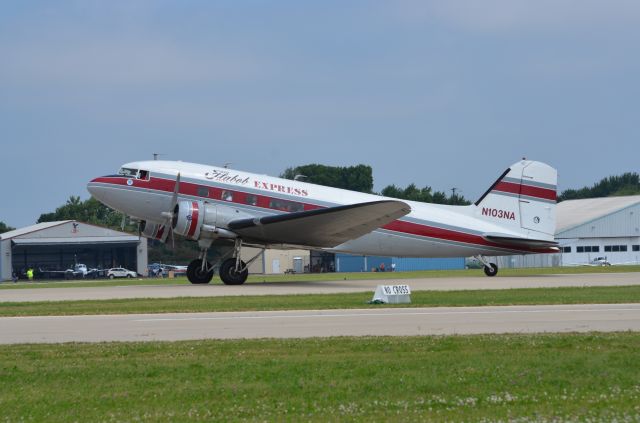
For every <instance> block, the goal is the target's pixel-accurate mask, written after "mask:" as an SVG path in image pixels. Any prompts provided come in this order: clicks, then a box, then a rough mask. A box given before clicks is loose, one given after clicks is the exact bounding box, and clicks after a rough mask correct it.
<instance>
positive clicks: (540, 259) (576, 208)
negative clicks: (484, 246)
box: [491, 195, 640, 267]
mask: <svg viewBox="0 0 640 423" xmlns="http://www.w3.org/2000/svg"><path fill="white" fill-rule="evenodd" d="M556 213H557V229H556V235H555V238H556V241H558V242H559V243H560V248H561V251H562V252H561V253H559V254H536V255H529V256H506V257H497V258H491V261H494V260H495V263H496V264H498V266H499V267H547V266H579V265H586V264H590V263H593V261H594V260H596V259H598V258H604V257H606V261H608V262H609V263H611V264H640V195H633V196H626V197H604V198H588V199H584V200H569V201H563V202H561V203H559V204H558V206H557V209H556Z"/></svg>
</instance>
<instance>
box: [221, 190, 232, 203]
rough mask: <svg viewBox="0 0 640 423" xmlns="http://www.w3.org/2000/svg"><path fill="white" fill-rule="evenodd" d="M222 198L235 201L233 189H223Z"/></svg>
mask: <svg viewBox="0 0 640 423" xmlns="http://www.w3.org/2000/svg"><path fill="white" fill-rule="evenodd" d="M221 198H222V199H223V200H224V201H233V192H231V191H222V196H221Z"/></svg>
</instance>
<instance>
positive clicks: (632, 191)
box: [558, 172, 640, 202]
mask: <svg viewBox="0 0 640 423" xmlns="http://www.w3.org/2000/svg"><path fill="white" fill-rule="evenodd" d="M637 194H640V175H638V173H635V172H627V173H623V174H622V175H619V176H609V177H607V178H603V179H601V180H600V182H597V183H595V184H594V185H593V186H591V187H583V188H579V189H567V190H565V191H563V192H562V194H560V195H559V196H558V202H560V201H565V200H577V199H582V198H597V197H611V196H617V195H637Z"/></svg>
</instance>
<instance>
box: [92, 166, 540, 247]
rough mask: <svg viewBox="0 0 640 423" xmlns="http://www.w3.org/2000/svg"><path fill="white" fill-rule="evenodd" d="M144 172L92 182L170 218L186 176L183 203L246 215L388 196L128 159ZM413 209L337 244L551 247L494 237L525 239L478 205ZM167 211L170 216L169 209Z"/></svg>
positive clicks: (97, 191) (154, 216) (100, 195)
mask: <svg viewBox="0 0 640 423" xmlns="http://www.w3.org/2000/svg"><path fill="white" fill-rule="evenodd" d="M123 169H132V170H135V171H137V172H138V173H137V174H135V173H134V174H129V175H122V174H118V175H110V176H104V177H99V178H96V179H94V180H92V181H91V182H90V183H89V185H88V189H89V191H90V192H91V194H92V195H93V196H94V197H96V198H97V199H98V200H100V201H101V202H103V203H104V204H106V205H108V206H110V207H112V208H114V209H116V210H119V211H121V212H123V213H126V214H127V215H130V216H133V217H135V218H138V219H141V220H146V221H149V222H156V223H162V222H164V221H165V220H166V217H165V216H166V213H167V212H168V211H169V208H170V207H171V202H172V196H173V190H174V187H175V181H176V178H177V175H178V174H180V184H179V192H178V199H179V200H197V201H203V202H208V203H214V204H221V205H226V206H230V207H233V208H235V209H237V210H238V212H239V214H241V215H242V216H244V217H246V216H254V217H261V216H266V215H272V214H276V213H287V212H291V211H303V210H312V209H317V208H325V207H332V206H338V205H346V204H356V203H364V202H371V201H379V200H383V199H387V198H385V197H382V196H378V195H372V194H364V193H359V192H354V191H348V190H343V189H336V188H330V187H325V186H320V185H315V184H309V183H305V182H300V181H293V180H288V179H281V178H274V177H270V176H266V175H257V174H252V173H247V172H242V171H237V170H231V169H226V168H219V167H214V166H207V165H200V164H193V163H184V162H179V161H141V162H132V163H128V164H125V165H124V166H123ZM140 171H143V172H140ZM405 202H406V203H407V204H408V205H409V206H410V207H411V212H410V213H409V214H408V215H406V216H404V217H402V218H401V219H398V220H396V221H394V222H391V223H390V224H388V225H385V226H384V227H382V228H379V229H376V230H374V231H373V232H371V233H369V234H367V235H364V236H362V237H360V238H357V239H354V240H351V241H348V242H345V243H344V244H341V245H338V246H336V247H335V248H333V249H332V251H336V252H345V253H353V254H362V255H382V256H398V257H467V256H473V255H492V256H494V255H508V254H526V253H534V252H547V251H541V250H540V249H538V250H534V249H531V248H524V247H520V248H518V247H514V246H513V245H511V246H509V245H501V244H497V243H495V242H489V241H487V240H486V239H484V238H483V237H482V235H483V234H487V233H501V234H503V235H513V236H514V237H518V236H521V235H522V234H521V233H518V232H515V231H512V230H510V229H509V228H508V227H505V226H503V225H501V224H500V221H499V219H496V221H495V222H491V221H487V219H486V218H482V217H481V209H480V208H479V207H477V206H475V205H470V206H445V205H436V204H426V203H419V202H413V201H405ZM163 213H164V214H163Z"/></svg>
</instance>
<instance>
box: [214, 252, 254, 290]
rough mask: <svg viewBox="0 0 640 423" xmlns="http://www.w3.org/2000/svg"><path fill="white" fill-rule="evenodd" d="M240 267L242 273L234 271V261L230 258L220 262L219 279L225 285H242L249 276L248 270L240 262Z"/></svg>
mask: <svg viewBox="0 0 640 423" xmlns="http://www.w3.org/2000/svg"><path fill="white" fill-rule="evenodd" d="M240 266H241V267H242V268H244V270H243V271H242V272H237V271H236V259H234V258H230V259H226V260H225V261H224V262H222V265H221V266H220V279H222V282H224V284H225V285H242V284H243V283H245V281H246V280H247V277H248V276H249V269H247V268H246V265H245V263H244V262H243V261H241V262H240Z"/></svg>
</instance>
